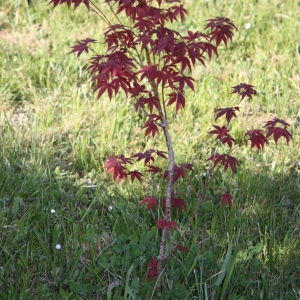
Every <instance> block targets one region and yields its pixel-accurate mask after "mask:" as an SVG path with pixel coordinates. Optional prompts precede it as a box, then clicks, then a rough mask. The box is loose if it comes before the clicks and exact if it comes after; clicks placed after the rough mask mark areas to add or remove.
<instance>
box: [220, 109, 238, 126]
mask: <svg viewBox="0 0 300 300" xmlns="http://www.w3.org/2000/svg"><path fill="white" fill-rule="evenodd" d="M239 110H240V108H239V107H238V106H235V107H226V108H218V109H216V112H217V114H216V118H215V120H217V119H219V118H220V117H222V116H223V115H225V117H226V121H227V125H228V124H229V122H230V121H231V119H232V118H233V117H235V118H236V113H235V112H236V111H239Z"/></svg>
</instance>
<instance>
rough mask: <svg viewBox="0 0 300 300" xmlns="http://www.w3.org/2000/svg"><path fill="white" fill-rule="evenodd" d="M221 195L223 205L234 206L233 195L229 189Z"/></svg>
mask: <svg viewBox="0 0 300 300" xmlns="http://www.w3.org/2000/svg"><path fill="white" fill-rule="evenodd" d="M220 197H221V205H222V206H225V205H228V206H229V207H231V206H232V196H231V195H230V194H229V192H228V191H227V192H226V193H224V194H222V195H220Z"/></svg>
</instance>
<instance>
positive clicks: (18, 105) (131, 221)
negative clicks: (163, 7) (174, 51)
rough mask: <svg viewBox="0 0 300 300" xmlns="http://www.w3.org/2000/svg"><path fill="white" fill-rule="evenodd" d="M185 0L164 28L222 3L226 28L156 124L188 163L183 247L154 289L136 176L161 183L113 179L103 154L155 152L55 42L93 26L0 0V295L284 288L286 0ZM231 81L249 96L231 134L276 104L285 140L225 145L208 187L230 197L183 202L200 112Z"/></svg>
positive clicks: (153, 238) (99, 31)
mask: <svg viewBox="0 0 300 300" xmlns="http://www.w3.org/2000/svg"><path fill="white" fill-rule="evenodd" d="M185 2H186V6H187V8H188V9H189V11H190V15H189V17H188V18H187V20H186V22H185V24H184V25H180V26H179V28H178V30H186V29H196V28H199V29H202V28H203V25H204V20H206V19H208V18H210V17H214V16H218V15H223V16H226V17H229V18H231V19H232V20H233V21H234V22H235V24H236V25H237V27H238V28H239V31H238V33H237V34H236V36H235V37H234V41H233V43H232V44H230V46H229V47H228V48H227V49H226V48H224V49H222V50H221V51H220V57H219V58H218V59H216V60H213V61H211V62H209V63H208V64H207V68H205V69H203V68H197V69H196V70H195V74H194V75H195V77H196V78H197V84H196V92H195V93H194V94H192V93H191V94H189V96H188V101H187V107H186V109H185V110H184V111H182V112H181V113H180V114H179V115H178V116H177V117H176V119H175V120H174V121H173V123H172V136H173V140H174V148H175V152H176V156H177V160H178V162H193V163H194V164H195V168H196V170H195V172H194V173H193V174H191V176H190V178H189V180H187V181H186V182H181V183H180V184H179V185H178V187H177V190H178V191H179V192H180V193H181V194H182V195H184V197H185V199H186V202H187V204H188V205H187V209H186V214H185V215H184V216H182V217H180V218H181V220H182V222H181V225H180V226H181V227H180V230H179V232H178V233H176V234H177V235H182V239H183V241H184V244H185V245H186V246H188V247H189V252H188V253H187V254H179V255H178V256H176V257H174V258H172V259H171V260H170V262H169V263H168V266H167V270H168V272H167V275H164V286H163V289H162V290H161V294H160V295H159V294H155V293H154V284H155V282H147V281H145V280H144V277H145V273H146V268H147V264H148V262H149V258H150V256H155V255H157V251H158V250H157V247H158V246H157V244H158V234H157V232H156V229H155V226H154V225H153V224H154V223H153V219H152V217H151V215H149V214H148V213H147V212H146V211H145V210H144V208H142V207H140V205H139V204H138V202H139V201H140V200H141V199H142V197H143V196H144V195H147V194H148V193H149V189H153V191H154V192H155V193H157V194H158V195H159V194H161V193H162V192H161V191H162V190H163V183H162V182H158V183H157V184H154V183H151V182H150V183H148V184H143V185H142V186H140V185H139V184H130V183H128V184H127V183H122V184H120V185H116V184H115V183H113V182H112V181H111V179H110V178H109V176H107V175H106V174H105V172H104V169H103V162H104V160H105V158H107V157H108V156H109V155H113V154H118V153H125V154H130V153H132V152H133V151H136V150H137V149H138V150H143V149H144V148H148V147H154V146H155V147H158V148H160V149H161V150H165V149H164V148H161V147H163V146H160V144H161V142H162V140H161V138H162V137H159V138H158V139H157V140H156V141H151V140H149V141H148V140H146V139H144V138H143V133H142V131H141V129H140V126H141V125H142V121H141V120H140V118H139V116H136V115H135V114H134V109H133V107H132V105H131V103H130V102H129V101H127V100H126V99H124V98H123V96H121V95H120V96H118V99H116V100H114V101H112V102H111V103H110V102H109V100H108V99H106V98H103V99H101V100H99V101H96V100H95V98H94V97H93V95H92V93H91V90H90V87H89V85H88V83H87V76H86V74H85V73H84V70H83V66H84V58H83V59H80V60H76V59H75V57H74V56H72V55H66V53H67V52H69V51H70V50H69V49H70V48H69V47H70V46H71V45H73V44H74V41H76V40H78V39H82V38H86V37H93V38H98V39H101V38H102V37H103V29H104V25H103V24H97V20H96V19H95V17H93V16H92V15H88V14H87V13H86V11H85V9H84V8H80V7H79V8H78V9H76V10H75V11H73V10H68V9H67V8H66V7H64V6H60V7H57V8H56V9H55V10H52V9H51V7H50V6H48V5H47V1H37V0H36V1H34V0H32V1H31V3H30V4H27V1H25V0H17V1H12V2H9V1H4V0H0V105H1V119H0V245H1V247H0V299H5V300H6V299H12V300H13V299H72V300H73V299H181V298H182V299H240V300H241V299H270V300H273V299H285V300H289V299H299V298H300V280H299V278H300V270H299V257H300V253H299V249H300V243H299V233H300V232H299V225H300V224H299V219H300V218H299V217H300V216H299V203H300V202H299V200H300V173H299V172H300V170H299V168H300V167H299V161H300V157H299V146H300V141H299V126H300V114H299V110H300V97H299V94H300V93H299V91H300V85H299V83H300V82H299V78H300V77H299V76H300V74H299V66H300V64H299V59H300V56H299V53H300V40H299V31H300V30H299V29H300V23H299V4H298V3H297V1H296V0H287V1H279V0H278V1H271V2H270V1H267V0H262V1H254V0H253V1H244V2H243V1H240V2H239V1H202V0H201V1H200V0H199V1H198V0H197V1H188V0H186V1H185ZM247 23H249V24H251V27H250V29H248V30H246V29H245V24H247ZM240 82H249V83H251V84H253V85H255V86H256V87H257V89H258V91H259V96H258V97H256V98H254V99H253V100H252V101H251V102H249V103H248V104H247V105H245V107H244V108H243V112H242V113H241V114H240V118H239V119H237V120H234V125H233V132H234V133H235V135H237V136H241V135H242V133H243V132H244V131H245V130H246V129H247V128H249V129H250V128H252V127H259V126H261V125H262V124H263V122H264V121H266V120H269V119H270V118H271V117H272V116H278V117H279V118H283V119H286V120H288V121H289V122H290V123H291V125H292V133H293V135H294V140H293V141H292V142H291V143H290V145H289V146H286V145H285V144H283V143H279V145H278V146H276V145H275V144H271V145H270V146H269V147H267V149H266V150H265V151H264V152H263V153H258V152H256V151H250V150H248V149H240V151H238V152H237V153H236V154H237V155H238V158H239V159H240V161H241V167H240V168H239V171H238V172H237V174H236V175H234V176H232V175H231V174H230V173H228V174H227V173H226V174H223V175H221V174H220V175H219V176H218V177H217V178H216V181H215V182H214V183H213V187H212V188H230V190H233V192H234V205H233V207H232V209H231V210H228V209H224V208H222V207H220V204H219V200H218V199H216V198H215V197H214V194H213V193H211V195H210V197H211V201H209V202H206V203H204V204H202V205H200V207H199V208H197V210H196V211H195V207H197V202H198V201H197V199H196V197H195V195H194V193H193V192H192V188H191V186H193V188H194V189H196V190H200V189H201V174H202V173H203V172H204V168H205V166H204V160H205V158H206V157H207V155H208V154H209V153H210V150H209V149H210V147H211V145H210V143H211V140H209V139H207V130H208V129H209V127H210V126H211V124H212V122H213V110H214V108H215V107H220V106H223V107H224V105H234V103H235V100H236V99H235V98H234V97H233V96H232V95H231V94H230V93H231V86H233V85H236V84H238V83H240ZM199 174H200V175H199ZM111 208H112V209H111ZM51 209H55V211H56V213H55V214H51V212H50V210H51ZM192 215H193V218H191V217H189V216H192ZM57 244H61V245H62V248H61V249H60V250H57V249H56V248H55V246H56V245H57Z"/></svg>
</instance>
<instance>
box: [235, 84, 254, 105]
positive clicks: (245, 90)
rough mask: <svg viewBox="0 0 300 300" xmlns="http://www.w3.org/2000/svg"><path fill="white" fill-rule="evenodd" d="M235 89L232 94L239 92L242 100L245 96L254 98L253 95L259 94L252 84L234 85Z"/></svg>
mask: <svg viewBox="0 0 300 300" xmlns="http://www.w3.org/2000/svg"><path fill="white" fill-rule="evenodd" d="M232 88H233V91H232V94H235V93H236V94H238V95H240V96H241V101H242V100H243V99H244V98H245V97H248V98H250V99H252V96H256V95H257V91H256V90H255V89H254V86H253V85H251V84H247V83H240V84H238V85H236V86H233V87H232Z"/></svg>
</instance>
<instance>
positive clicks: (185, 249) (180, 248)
mask: <svg viewBox="0 0 300 300" xmlns="http://www.w3.org/2000/svg"><path fill="white" fill-rule="evenodd" d="M176 250H179V251H182V252H188V251H189V248H187V247H184V246H182V245H181V244H178V245H177V247H176Z"/></svg>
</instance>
